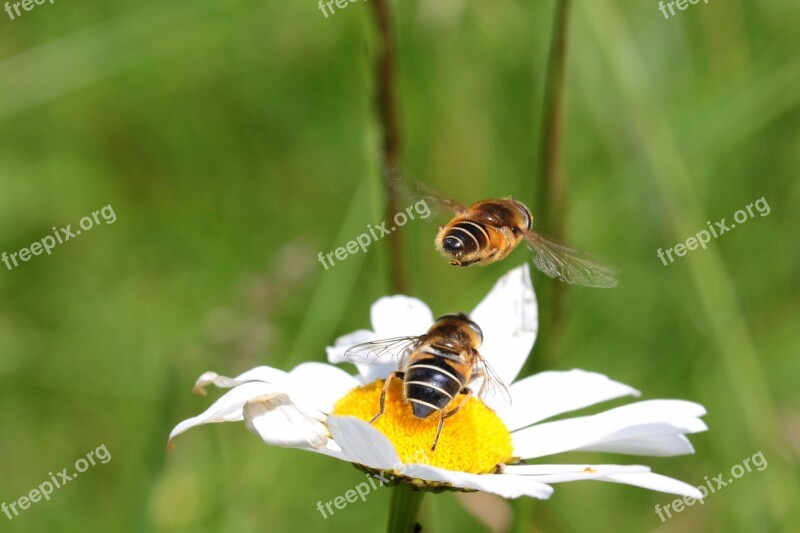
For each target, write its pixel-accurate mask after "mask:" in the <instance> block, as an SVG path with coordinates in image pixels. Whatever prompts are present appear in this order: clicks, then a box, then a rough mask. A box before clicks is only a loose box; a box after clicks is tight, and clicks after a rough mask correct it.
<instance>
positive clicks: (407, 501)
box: [386, 483, 425, 533]
mask: <svg viewBox="0 0 800 533" xmlns="http://www.w3.org/2000/svg"><path fill="white" fill-rule="evenodd" d="M424 496H425V493H424V492H423V491H421V490H414V489H413V488H412V487H411V486H409V485H406V484H405V483H398V484H397V485H395V486H394V487H393V488H392V506H391V509H390V510H389V525H388V527H387V528H386V531H388V533H413V532H414V531H415V526H416V524H417V515H419V508H420V506H421V505H422V498H423V497H424Z"/></svg>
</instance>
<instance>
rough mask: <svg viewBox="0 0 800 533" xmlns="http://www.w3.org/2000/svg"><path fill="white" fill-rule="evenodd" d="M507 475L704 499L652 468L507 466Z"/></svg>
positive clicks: (685, 484) (545, 481)
mask: <svg viewBox="0 0 800 533" xmlns="http://www.w3.org/2000/svg"><path fill="white" fill-rule="evenodd" d="M505 472H508V473H513V474H519V475H529V476H531V477H532V478H533V479H535V480H536V481H539V482H541V483H565V482H569V481H584V480H592V481H609V482H612V483H625V484H628V485H634V486H637V487H642V488H645V489H651V490H656V491H660V492H668V493H670V494H680V495H682V496H683V495H685V496H691V497H693V498H700V497H701V496H702V495H701V494H700V491H698V490H697V489H696V488H695V487H692V486H691V485H689V484H687V483H684V482H683V481H678V480H676V479H672V478H669V477H666V476H662V475H660V474H653V473H651V472H650V468H649V467H647V466H641V465H629V466H620V465H519V466H508V467H506V468H505Z"/></svg>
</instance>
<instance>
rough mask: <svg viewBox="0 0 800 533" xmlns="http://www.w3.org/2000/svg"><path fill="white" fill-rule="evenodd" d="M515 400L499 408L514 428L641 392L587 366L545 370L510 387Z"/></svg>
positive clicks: (504, 418)
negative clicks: (506, 406)
mask: <svg viewBox="0 0 800 533" xmlns="http://www.w3.org/2000/svg"><path fill="white" fill-rule="evenodd" d="M509 391H510V392H511V397H512V399H513V403H512V405H511V407H509V408H506V409H501V410H499V411H498V412H497V414H498V416H499V417H500V418H501V419H502V420H503V422H504V423H505V424H506V426H507V427H508V429H510V430H511V431H514V430H517V429H520V428H523V427H527V426H530V425H531V424H534V423H536V422H539V421H541V420H545V419H547V418H550V417H552V416H555V415H559V414H562V413H567V412H569V411H574V410H577V409H582V408H584V407H588V406H590V405H594V404H597V403H600V402H605V401H608V400H612V399H614V398H620V397H622V396H629V395H630V396H638V395H639V391H637V390H636V389H634V388H632V387H629V386H627V385H624V384H622V383H618V382H616V381H612V380H611V379H609V378H607V377H606V376H604V375H602V374H597V373H595V372H587V371H585V370H578V369H575V370H569V371H566V372H555V371H552V372H542V373H540V374H535V375H533V376H530V377H527V378H525V379H522V380H520V381H518V382H516V383H514V384H513V385H511V387H509Z"/></svg>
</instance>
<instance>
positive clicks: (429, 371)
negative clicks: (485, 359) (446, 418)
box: [404, 354, 464, 418]
mask: <svg viewBox="0 0 800 533" xmlns="http://www.w3.org/2000/svg"><path fill="white" fill-rule="evenodd" d="M431 355H433V354H431ZM404 381H405V393H406V399H407V400H408V401H409V402H411V407H412V411H413V413H414V416H416V417H417V418H427V417H428V416H429V415H430V414H431V413H432V412H434V411H441V410H442V409H444V408H445V407H446V406H447V404H449V403H450V402H451V401H452V400H453V398H455V397H456V395H458V392H459V391H460V390H461V389H462V388H463V387H464V375H463V374H461V372H459V371H457V370H456V369H455V368H453V367H452V366H451V365H450V364H449V363H448V362H447V359H445V358H444V357H440V356H439V357H437V356H435V355H433V357H430V358H426V359H421V360H419V361H417V362H415V363H412V364H410V365H409V366H408V368H407V369H406V375H405V380H404Z"/></svg>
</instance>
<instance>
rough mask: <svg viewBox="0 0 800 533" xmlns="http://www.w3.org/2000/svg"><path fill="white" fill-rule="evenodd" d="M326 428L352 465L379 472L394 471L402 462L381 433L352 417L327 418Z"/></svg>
mask: <svg viewBox="0 0 800 533" xmlns="http://www.w3.org/2000/svg"><path fill="white" fill-rule="evenodd" d="M328 428H330V430H331V434H332V435H333V438H334V439H335V440H336V443H337V444H338V445H339V446H341V448H342V451H343V452H344V455H345V457H347V460H348V461H350V462H352V463H357V464H360V465H364V466H367V467H369V468H376V469H381V470H394V469H396V468H398V467H399V466H400V465H401V464H402V461H400V456H398V455H397V451H395V449H394V446H393V445H392V443H391V442H389V439H387V438H386V437H385V436H384V435H383V433H381V432H380V431H378V430H377V429H375V428H374V427H373V426H371V425H369V424H367V423H366V422H364V421H363V420H359V419H358V418H355V417H352V416H329V417H328Z"/></svg>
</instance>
